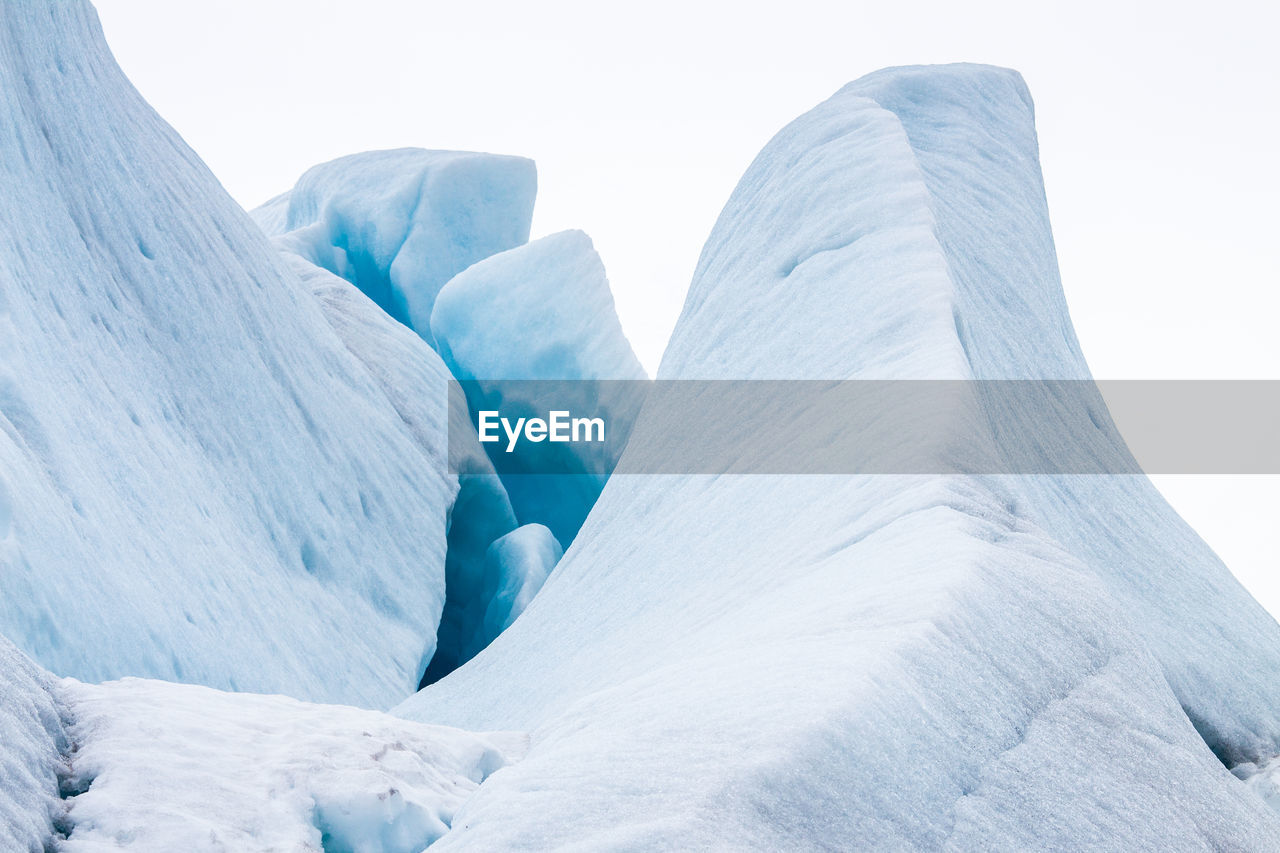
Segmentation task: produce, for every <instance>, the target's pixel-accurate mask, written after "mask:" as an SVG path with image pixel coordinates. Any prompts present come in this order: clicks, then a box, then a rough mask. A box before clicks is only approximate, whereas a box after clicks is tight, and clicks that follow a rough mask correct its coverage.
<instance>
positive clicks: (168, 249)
mask: <svg viewBox="0 0 1280 853" xmlns="http://www.w3.org/2000/svg"><path fill="white" fill-rule="evenodd" d="M0 24H2V25H0V109H2V110H3V112H4V114H5V115H6V116H8V117H9V120H8V121H6V122H4V125H3V127H2V128H0V184H3V186H4V201H3V204H0V233H3V234H4V235H5V236H4V239H3V240H0V588H2V589H3V590H4V594H3V596H0V634H3V635H4V636H7V637H8V638H9V639H10V640H12V641H13V642H14V643H15V644H16V645H17V646H19V647H20V648H21V649H23V650H24V651H25V652H27V653H29V654H30V655H32V657H34V658H35V659H36V660H38V661H39V662H40V663H42V664H44V665H45V666H46V667H48V668H49V669H51V670H53V671H55V672H57V673H58V674H60V675H74V676H76V677H80V678H83V679H86V680H101V679H106V678H112V677H116V676H121V675H146V676H154V677H159V678H165V679H174V680H182V681H191V682H200V683H204V684H208V685H211V686H215V687H224V688H231V689H241V690H259V691H273V692H283V693H288V694H290V695H293V696H297V697H300V698H308V699H318V700H325V701H344V702H352V703H360V704H364V705H367V706H371V707H387V706H389V705H391V704H393V703H395V702H396V701H399V700H400V699H403V697H404V696H405V695H407V694H408V693H409V692H411V691H412V690H413V689H414V687H416V686H417V684H418V681H419V677H420V676H421V673H422V668H423V666H424V657H426V656H427V655H429V654H430V652H431V649H432V647H433V645H434V638H435V632H436V624H437V620H438V618H439V614H440V611H441V607H442V605H443V601H444V594H445V590H444V580H445V577H444V575H445V571H444V562H445V548H446V529H445V527H446V517H447V513H448V509H449V507H450V505H451V504H452V502H453V499H454V492H455V490H456V489H457V483H456V481H455V480H454V479H452V478H450V477H449V476H448V475H447V473H446V472H445V470H444V469H443V467H442V466H441V465H440V464H438V458H440V453H442V452H443V451H442V450H440V451H439V452H437V450H436V449H435V448H434V447H433V446H432V445H431V444H430V438H431V436H430V430H426V431H425V432H424V431H423V430H422V429H419V428H418V427H415V426H413V425H411V424H409V423H407V422H406V420H405V418H404V417H402V414H403V407H402V406H401V407H398V406H397V405H396V404H395V403H393V402H392V401H391V400H390V399H389V398H388V395H387V391H386V388H385V384H384V382H382V381H380V380H379V377H378V376H376V375H375V374H374V373H373V372H371V367H370V363H369V361H368V360H367V359H365V360H362V359H361V358H360V357H358V355H357V354H355V352H354V350H358V349H360V348H361V344H360V343H353V341H351V340H346V341H344V340H343V338H342V337H341V336H340V335H339V334H337V333H335V331H334V328H333V327H332V326H331V324H330V322H329V321H328V320H327V319H326V312H325V311H324V310H323V309H322V307H321V305H320V304H319V303H318V302H317V301H316V299H315V297H314V296H313V295H312V294H311V293H310V292H309V291H308V290H307V288H306V287H305V286H303V285H302V284H301V282H300V281H299V279H298V276H297V275H296V274H295V273H294V272H292V271H291V270H290V268H289V267H288V266H287V265H286V263H285V261H284V260H282V259H281V256H280V253H279V252H278V251H276V250H275V248H274V247H273V246H272V245H271V244H270V242H269V241H268V240H267V238H266V237H265V236H264V235H263V233H262V231H261V229H259V228H258V227H257V226H256V225H255V224H254V223H253V222H252V221H251V220H250V219H249V217H248V216H246V215H245V213H244V212H243V211H242V210H241V209H240V208H239V207H238V206H237V205H236V204H235V202H233V201H232V200H231V199H230V198H229V197H228V196H227V195H226V193H225V192H223V190H222V188H221V187H220V186H219V185H218V183H217V181H216V180H215V179H214V178H213V176H212V175H210V174H209V172H208V170H207V169H206V168H205V167H204V166H203V164H201V163H200V161H199V160H198V159H197V157H196V156H195V155H194V154H193V153H192V152H191V151H190V150H189V149H188V148H187V147H186V145H184V144H183V142H182V140H181V139H179V137H178V136H177V134H176V133H174V131H173V130H172V129H171V128H170V127H169V126H168V125H166V124H165V123H164V122H163V121H162V120H161V119H160V118H159V117H158V116H156V114H155V113H154V112H153V111H152V110H151V108H150V107H149V106H147V104H146V103H145V102H144V101H143V100H142V98H141V97H140V96H139V95H138V94H137V92H136V91H135V90H134V89H133V88H132V87H131V86H130V85H129V83H128V81H127V80H126V79H125V78H124V76H123V75H122V74H121V73H120V71H119V69H118V68H117V67H116V65H115V63H114V61H113V60H112V58H111V56H110V53H109V51H108V49H107V47H106V45H105V44H104V42H103V39H102V34H101V31H100V29H99V25H98V22H97V19H96V16H95V14H94V13H93V11H92V9H91V8H90V7H89V6H88V4H87V3H84V2H30V3H27V2H23V3H7V4H4V5H3V6H2V7H0ZM516 236H518V235H516ZM330 316H331V315H330ZM395 328H396V324H395V323H394V322H392V321H390V320H389V319H387V320H386V321H385V322H384V323H382V324H378V323H373V322H369V323H366V324H365V325H364V326H363V327H360V328H359V329H356V328H355V327H354V326H353V327H352V331H353V334H358V335H359V336H361V338H362V341H363V346H364V347H365V348H366V349H368V348H376V347H382V346H386V347H389V348H392V349H394V348H395V344H393V343H391V342H382V341H380V339H381V338H382V337H384V336H386V335H389V334H391V333H392V331H393V330H394V329H395ZM423 349H425V347H424V348H423ZM399 357H400V355H399V353H397V358H399ZM437 361H438V360H437ZM402 369H403V370H405V371H406V372H408V371H409V370H410V368H402ZM437 375H438V376H439V377H443V376H444V375H445V371H444V370H443V368H442V367H441V366H439V365H438V363H437V365H436V369H435V370H434V372H432V371H431V370H427V371H426V377H431V376H437ZM399 379H400V377H397V381H399ZM404 391H405V393H406V394H410V393H412V392H411V391H410V389H407V388H406V389H404ZM424 393H425V391H424ZM439 411H440V416H439V417H441V418H443V413H444V407H443V403H441V405H440V409H439ZM441 422H442V421H441ZM438 439H439V447H440V448H443V436H442V435H441V436H438ZM424 442H425V443H424ZM504 532H505V531H504ZM487 545H488V543H487V542H486V543H484V546H483V547H487ZM480 554H481V555H482V554H483V549H481V550H480ZM481 558H482V557H481ZM481 558H478V559H481Z"/></svg>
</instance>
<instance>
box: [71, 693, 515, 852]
mask: <svg viewBox="0 0 1280 853" xmlns="http://www.w3.org/2000/svg"><path fill="white" fill-rule="evenodd" d="M54 692H55V695H56V696H57V698H58V699H59V701H60V702H62V703H63V704H64V705H65V708H66V712H67V714H68V715H69V717H70V718H71V720H72V723H71V724H70V735H71V737H72V739H73V741H74V744H75V747H74V751H73V753H72V761H71V767H70V771H69V773H68V775H67V780H66V792H67V795H68V796H67V800H66V804H65V809H66V814H65V819H64V821H63V823H64V825H65V828H66V830H67V837H66V839H65V840H64V841H61V842H60V843H59V844H58V849H59V850H61V851H66V853H89V851H99V850H103V849H112V850H116V849H125V850H138V851H161V850H165V851H168V850H186V851H204V850H210V851H212V850H227V849H230V850H237V851H245V853H253V852H254V851H264V853H265V851H270V850H285V849H288V850H310V851H317V853H319V851H321V850H330V849H339V850H379V851H385V853H420V851H421V850H423V849H424V848H425V847H427V846H428V845H430V844H431V843H433V842H434V841H436V840H437V839H438V838H440V837H441V836H443V835H444V833H446V832H447V831H448V829H449V827H450V825H451V823H452V822H453V820H454V816H455V814H456V813H457V811H458V809H459V808H460V806H461V804H462V803H464V802H465V801H466V799H467V798H468V797H469V796H471V795H472V794H473V793H474V791H475V790H476V789H477V788H478V787H479V786H480V785H481V784H482V783H483V782H484V781H485V780H486V779H488V778H490V777H491V776H492V775H493V774H494V773H496V772H498V771H499V770H501V769H502V768H504V767H507V766H509V765H510V764H512V763H513V762H516V761H518V760H519V759H520V758H521V756H522V755H523V753H524V751H525V750H526V749H527V743H528V739H527V738H526V737H525V736H524V735H522V734H519V733H515V732H498V733H490V734H483V735H480V734H472V733H470V732H464V731H461V730H458V729H450V728H446V727H443V726H427V725H421V724H417V723H411V722H408V721H405V720H401V719H397V718H394V717H390V716H387V715H385V714H381V713H378V712H375V711H364V710H360V709H356V708H347V707H342V706H330V705H312V704H309V703H305V702H298V701H296V700H293V699H289V698H287V697H283V696H263V695H254V694H244V693H223V692H221V691H217V690H213V689H210V688H205V687H195V686H190V685H179V684H170V683H167V682H161V681H150V680H144V679H124V680H123V681H118V682H111V683H107V684H101V685H88V684H82V683H80V682H77V681H73V680H70V679H66V680H63V681H62V682H61V683H60V684H58V685H57V686H56V688H55V691H54Z"/></svg>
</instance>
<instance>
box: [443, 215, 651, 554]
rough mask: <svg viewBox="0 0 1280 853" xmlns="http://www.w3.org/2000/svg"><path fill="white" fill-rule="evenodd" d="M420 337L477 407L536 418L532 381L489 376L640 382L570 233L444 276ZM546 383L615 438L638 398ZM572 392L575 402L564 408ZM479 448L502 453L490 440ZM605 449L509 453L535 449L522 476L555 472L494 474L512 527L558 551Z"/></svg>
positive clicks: (596, 268) (595, 490)
mask: <svg viewBox="0 0 1280 853" xmlns="http://www.w3.org/2000/svg"><path fill="white" fill-rule="evenodd" d="M431 333H432V337H433V338H434V340H435V341H436V346H437V348H438V349H439V351H440V354H441V355H442V356H443V357H444V360H445V362H446V363H447V364H448V365H449V369H450V371H451V372H452V373H453V375H454V376H455V377H456V378H458V379H459V380H464V381H465V380H474V384H472V383H468V385H467V386H466V387H467V388H468V392H469V394H470V396H471V398H472V399H470V400H469V402H470V404H471V406H472V408H473V409H474V410H477V411H478V410H480V409H497V410H501V411H502V412H504V413H507V414H517V413H518V414H523V413H525V412H526V411H528V412H529V413H530V414H540V415H543V416H545V411H544V410H543V409H541V408H539V406H540V405H541V403H542V402H543V401H544V400H545V399H546V396H544V395H545V391H540V390H537V389H538V388H539V386H524V385H521V384H520V383H519V382H505V383H504V382H495V381H492V380H525V379H534V380H580V379H605V380H608V379H627V380H637V379H644V378H645V372H644V368H643V367H641V366H640V362H639V360H638V359H637V358H636V356H635V353H634V352H632V350H631V344H630V343H628V341H627V338H626V336H625V335H624V334H623V331H622V326H621V324H620V323H619V322H618V315H617V313H616V312H615V310H614V305H613V294H612V293H611V292H610V290H609V279H608V278H607V277H606V276H605V270H604V264H603V263H602V262H601V260H600V256H599V255H598V254H596V251H595V249H594V248H593V246H592V245H591V238H589V237H588V236H587V235H586V234H584V233H582V232H581V231H561V232H559V233H557V234H552V235H550V236H547V237H543V238H541V239H539V240H534V241H533V242H532V243H528V244H526V245H524V246H519V247H517V248H514V249H510V250H508V251H506V252H501V253H499V254H496V255H493V256H492V257H489V258H486V259H484V260H482V261H480V262H478V263H476V264H474V265H472V266H470V267H468V268H467V269H465V270H463V271H462V272H460V273H459V274H458V275H456V276H454V277H453V278H452V279H450V281H449V283H448V284H446V285H445V286H444V288H443V289H442V290H441V291H440V294H439V296H438V297H437V298H436V302H435V307H434V309H433V310H432V313H431ZM557 387H558V388H559V389H560V392H561V393H560V394H559V395H558V396H557V404H558V405H563V406H566V407H568V410H569V411H578V412H582V411H589V412H590V413H591V414H592V415H593V416H596V415H599V416H601V417H603V418H604V419H605V421H606V422H607V423H608V425H609V429H611V430H613V435H614V436H615V437H621V436H624V435H625V434H626V433H627V432H629V431H630V429H631V423H632V422H633V421H634V419H635V416H636V403H637V400H638V395H637V394H636V393H634V391H632V390H630V389H627V388H626V386H621V388H619V387H617V386H611V385H609V384H607V383H605V384H601V385H596V384H583V385H581V386H576V385H574V383H572V382H566V383H565V384H564V385H562V386H557ZM575 392H577V393H575ZM578 393H580V394H581V397H582V400H581V405H579V406H577V407H575V406H574V405H573V402H572V401H573V399H574V398H575V397H576V396H578ZM616 446H621V443H619V444H618V445H616ZM488 449H489V452H490V454H502V453H504V450H503V448H502V447H501V446H500V445H498V444H490V445H488ZM612 452H613V451H611V450H609V449H607V448H605V446H604V445H600V444H590V443H577V444H565V445H552V444H550V443H547V444H542V445H535V444H530V443H528V442H526V443H525V444H524V445H523V447H521V448H518V449H517V450H516V451H515V455H516V456H517V457H522V456H528V457H532V455H533V454H537V459H536V460H535V459H533V458H530V461H529V463H528V468H529V469H532V470H536V471H543V472H545V471H563V472H565V473H564V474H522V473H507V472H510V471H511V469H509V468H508V469H505V470H504V474H503V482H504V484H505V485H506V487H507V492H508V494H510V496H511V503H512V505H513V507H514V508H515V511H516V515H517V516H518V517H519V518H520V521H521V522H523V523H540V524H544V525H546V526H547V527H549V528H550V529H551V531H552V532H553V533H555V534H556V538H557V539H559V540H560V543H561V545H563V546H564V547H566V548H567V547H568V546H569V543H571V542H572V541H573V537H574V536H575V535H576V534H577V532H578V528H579V527H581V526H582V520H583V519H584V518H586V517H587V513H588V512H590V511H591V507H592V505H593V504H594V503H595V501H596V498H598V497H599V495H600V490H601V489H602V488H603V487H604V483H605V480H606V479H607V477H604V476H601V475H600V474H599V472H601V471H607V470H609V469H611V468H612V463H614V462H616V461H617V460H616V458H613V456H612V455H610V454H611V453H612ZM548 456H550V457H551V458H548ZM515 464H516V465H519V464H520V462H519V461H517V462H516V463H515ZM587 472H590V473H587Z"/></svg>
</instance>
